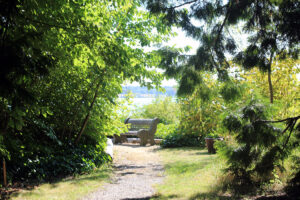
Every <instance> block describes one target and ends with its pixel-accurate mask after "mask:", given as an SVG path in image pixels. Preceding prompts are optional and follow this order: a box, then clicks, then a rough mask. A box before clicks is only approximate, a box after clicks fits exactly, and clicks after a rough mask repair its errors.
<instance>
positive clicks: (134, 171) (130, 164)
mask: <svg viewBox="0 0 300 200" xmlns="http://www.w3.org/2000/svg"><path fill="white" fill-rule="evenodd" d="M158 148H159V147H158V146H147V147H141V146H139V145H138V144H122V145H115V146H114V152H115V157H114V163H113V166H114V171H115V175H114V176H113V178H112V179H111V181H110V183H107V184H105V185H104V186H103V187H101V188H100V189H99V190H98V191H96V192H94V193H91V194H89V195H88V196H86V197H85V198H83V199H82V200H96V199H98V200H100V199H101V200H145V199H150V198H151V197H152V196H153V195H155V190H154V188H153V185H154V184H158V183H161V182H162V181H163V171H164V170H163V166H162V165H161V164H160V159H159V156H158V155H157V153H156V152H155V151H156V150H157V149H158Z"/></svg>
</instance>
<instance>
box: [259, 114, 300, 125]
mask: <svg viewBox="0 0 300 200" xmlns="http://www.w3.org/2000/svg"><path fill="white" fill-rule="evenodd" d="M298 119H300V115H298V116H296V117H289V118H286V119H281V120H276V121H272V120H271V121H270V120H258V121H259V122H264V123H279V122H285V121H290V120H292V121H293V120H296V121H297V120H298Z"/></svg>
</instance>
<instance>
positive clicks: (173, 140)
mask: <svg viewBox="0 0 300 200" xmlns="http://www.w3.org/2000/svg"><path fill="white" fill-rule="evenodd" d="M203 139H204V138H203V137H199V135H195V134H181V133H178V132H173V133H171V134H169V135H167V136H166V137H165V138H164V140H163V141H162V143H161V144H160V145H161V146H162V147H163V148H170V147H194V146H203Z"/></svg>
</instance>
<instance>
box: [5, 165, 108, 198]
mask: <svg viewBox="0 0 300 200" xmlns="http://www.w3.org/2000/svg"><path fill="white" fill-rule="evenodd" d="M110 174H111V169H110V167H108V166H103V167H101V168H99V169H97V170H95V171H94V172H92V173H91V174H87V175H80V176H78V177H75V178H71V179H64V180H62V181H58V182H56V183H51V184H49V183H45V184H41V185H40V186H38V187H36V188H34V189H32V190H21V191H19V192H17V193H14V194H12V198H11V199H12V200H75V199H79V198H81V197H83V196H85V195H87V194H88V193H90V192H93V191H95V190H97V189H98V188H99V187H101V185H102V184H103V183H104V182H105V181H107V179H108V178H109V176H110Z"/></svg>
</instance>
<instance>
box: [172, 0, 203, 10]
mask: <svg viewBox="0 0 300 200" xmlns="http://www.w3.org/2000/svg"><path fill="white" fill-rule="evenodd" d="M196 1H198V0H193V1H187V2H185V3H183V4H179V5H177V6H173V7H170V8H169V9H176V8H179V7H182V6H185V5H188V4H191V3H195V2H196Z"/></svg>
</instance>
